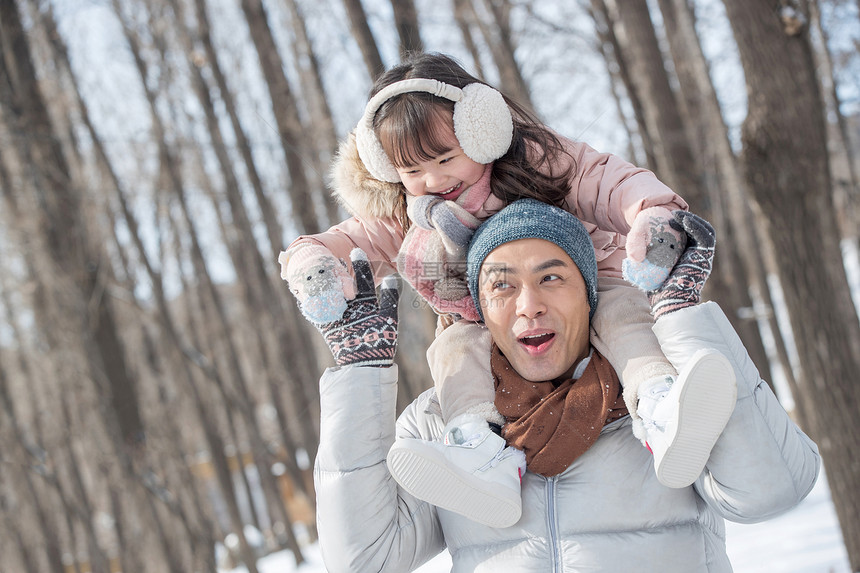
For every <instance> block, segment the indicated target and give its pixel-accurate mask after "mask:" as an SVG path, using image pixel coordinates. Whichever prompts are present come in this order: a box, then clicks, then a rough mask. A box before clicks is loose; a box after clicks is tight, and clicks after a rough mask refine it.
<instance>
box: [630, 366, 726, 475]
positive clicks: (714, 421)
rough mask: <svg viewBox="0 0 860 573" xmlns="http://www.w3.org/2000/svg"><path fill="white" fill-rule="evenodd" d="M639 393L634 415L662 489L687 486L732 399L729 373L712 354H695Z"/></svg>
mask: <svg viewBox="0 0 860 573" xmlns="http://www.w3.org/2000/svg"><path fill="white" fill-rule="evenodd" d="M644 384H645V383H643V387H642V388H641V389H640V395H639V407H638V408H637V412H638V414H639V417H640V418H642V421H643V423H644V427H645V434H646V442H647V446H648V449H649V450H651V453H652V454H654V470H655V471H656V472H657V479H658V480H659V481H660V483H662V484H663V485H665V486H667V487H672V488H681V487H687V486H688V485H690V484H692V483H693V482H694V481H696V480H697V479H698V478H699V476H700V475H701V473H702V470H703V469H704V468H705V464H706V463H707V461H708V458H709V457H710V455H711V450H712V449H713V447H714V444H715V443H716V442H717V438H719V437H720V434H721V433H722V432H723V428H725V427H726V423H727V422H728V421H729V418H730V417H731V415H732V412H733V411H734V408H735V401H736V400H737V392H738V389H737V383H736V380H735V374H734V370H733V369H732V366H731V364H730V363H729V361H728V359H726V357H725V356H723V355H722V354H720V353H719V352H717V351H715V350H710V349H706V350H699V351H698V352H696V353H695V354H694V355H693V357H692V358H691V359H690V362H689V363H687V365H686V366H684V368H683V369H682V370H681V372H680V373H679V374H678V379H677V380H676V381H674V382H672V381H671V378H669V379H668V380H666V381H664V382H663V383H657V384H650V385H648V386H647V387H646V386H644Z"/></svg>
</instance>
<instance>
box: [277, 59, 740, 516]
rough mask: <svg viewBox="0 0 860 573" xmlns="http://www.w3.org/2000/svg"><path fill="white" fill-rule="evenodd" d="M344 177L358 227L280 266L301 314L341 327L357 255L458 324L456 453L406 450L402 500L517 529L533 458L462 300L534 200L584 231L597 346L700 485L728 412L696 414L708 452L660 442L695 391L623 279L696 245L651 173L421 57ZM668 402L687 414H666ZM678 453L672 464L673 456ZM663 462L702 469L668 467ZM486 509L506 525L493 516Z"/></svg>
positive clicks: (660, 267) (448, 337)
mask: <svg viewBox="0 0 860 573" xmlns="http://www.w3.org/2000/svg"><path fill="white" fill-rule="evenodd" d="M333 173H334V186H335V193H336V194H337V197H338V199H339V201H340V203H341V204H342V205H343V206H344V207H345V208H346V209H347V210H348V211H349V212H350V213H351V214H353V215H354V216H353V217H352V218H351V219H348V220H347V221H344V222H343V223H340V224H338V225H336V226H334V227H332V228H331V229H329V230H328V231H326V232H324V233H320V234H318V235H313V236H302V237H299V238H298V239H296V240H295V241H294V242H293V243H292V244H291V245H290V247H289V248H288V250H287V251H285V252H284V253H281V256H280V257H279V260H280V262H281V265H282V271H281V276H282V277H283V278H284V279H285V280H287V281H288V282H289V283H290V288H291V290H292V292H293V293H294V294H295V295H296V298H297V299H298V302H299V305H300V307H301V309H302V312H303V313H304V314H305V316H306V317H307V318H308V319H309V320H311V321H312V322H315V323H318V324H319V323H326V322H331V321H333V320H337V319H339V318H340V317H341V314H342V313H343V309H344V308H345V301H346V300H350V299H352V298H353V297H354V296H355V293H354V292H353V291H352V287H351V284H352V281H351V279H350V277H349V275H348V273H347V271H346V265H345V264H344V263H343V262H342V261H344V260H348V257H349V253H350V251H351V250H352V249H353V248H355V247H360V248H361V249H363V250H364V251H365V252H366V253H367V254H368V257H369V259H370V261H371V263H372V264H373V266H374V276H376V277H383V276H385V275H386V274H390V273H391V272H392V271H393V270H394V269H395V267H398V268H399V270H400V273H401V275H402V276H403V277H404V278H405V279H406V280H407V281H409V282H410V284H412V285H413V286H414V287H415V288H416V290H417V291H418V292H419V294H421V295H422V296H423V297H424V298H425V299H426V300H427V301H428V302H429V303H430V304H431V306H433V308H434V310H436V311H437V313H439V314H440V315H441V316H440V324H442V323H443V322H446V323H450V322H452V321H453V324H452V325H451V326H449V327H448V328H446V329H444V330H443V329H442V328H441V327H440V329H438V330H437V338H436V340H435V341H434V342H433V344H432V345H431V347H430V349H428V360H429V362H430V369H431V374H432V375H433V379H434V382H435V384H436V393H437V396H438V400H439V404H440V407H441V414H442V417H443V420H444V421H445V422H446V431H445V436H446V438H445V444H435V443H427V442H422V441H420V440H400V441H398V442H397V443H395V445H394V446H393V447H392V449H391V452H390V454H389V457H388V462H389V470H390V471H391V473H392V475H393V476H394V477H395V479H396V480H397V481H398V483H400V485H401V486H402V487H404V489H406V490H407V491H409V492H410V493H412V494H413V495H416V497H419V498H421V499H425V500H428V501H430V502H431V503H434V504H435V505H438V506H440V507H444V508H446V509H450V510H453V511H457V512H459V513H462V514H464V515H467V516H469V517H473V518H474V519H476V520H478V521H481V522H483V523H486V524H489V525H493V526H508V525H512V524H513V523H515V522H516V521H517V520H518V519H519V516H520V512H521V501H520V496H519V485H520V484H519V479H520V475H521V472H522V469H523V467H522V466H523V463H522V462H523V459H524V458H523V457H522V454H521V453H519V455H517V454H518V452H516V451H511V450H512V448H506V447H505V443H504V440H503V439H502V438H501V437H500V436H499V435H498V434H497V433H495V432H494V430H496V431H498V427H499V426H501V425H503V424H504V419H503V418H502V416H501V415H500V414H499V412H498V411H497V410H496V408H495V406H494V398H495V386H494V381H493V378H492V374H491V371H490V344H491V343H490V339H489V335H488V334H487V331H486V329H485V328H484V327H483V326H482V325H480V324H478V323H477V322H473V321H477V320H478V317H477V314H476V312H475V308H474V304H473V303H472V302H471V297H470V296H469V293H468V290H464V288H465V268H464V266H463V261H464V260H465V256H464V254H465V249H466V247H467V246H468V242H469V238H470V236H471V231H472V230H474V229H475V228H476V227H477V225H478V224H479V223H480V221H482V220H484V219H486V218H487V217H489V216H490V215H491V214H493V213H495V212H497V211H499V210H500V209H501V208H502V207H504V206H505V205H506V204H508V203H510V202H512V201H515V200H517V199H521V198H526V197H530V198H534V199H538V200H540V201H543V202H545V203H551V204H554V205H556V206H559V207H561V208H564V209H566V210H568V211H570V212H571V213H573V214H574V215H576V216H577V217H578V218H579V219H581V220H582V222H583V223H584V225H585V227H586V229H587V230H588V232H589V234H590V237H591V239H592V242H593V244H594V248H595V255H596V259H597V264H598V267H597V269H598V291H599V305H597V308H596V311H595V312H594V313H593V316H592V321H591V326H592V335H591V342H592V344H593V345H594V347H595V348H596V349H597V350H598V351H599V352H601V353H602V354H603V356H605V357H606V358H607V359H608V360H609V361H610V363H611V364H612V366H613V367H614V368H615V370H616V371H617V373H618V374H619V377H620V378H621V382H622V385H623V387H624V390H623V396H624V401H625V403H626V405H627V408H628V411H629V412H630V414H631V416H632V417H633V419H634V433H635V434H636V436H637V437H638V438H639V439H640V440H641V441H642V442H643V444H645V445H646V446H648V447H649V449H651V450H652V451H653V452H654V456H655V470H656V471H657V475H658V478H660V479H661V482H663V483H664V484H665V485H668V486H669V487H685V486H687V485H689V484H690V483H692V482H693V481H694V480H695V479H696V478H697V477H698V475H699V474H700V472H701V470H702V468H703V466H704V463H705V461H706V460H707V454H708V453H709V452H710V449H711V447H713V443H714V441H715V440H716V438H717V437H718V436H719V433H720V432H721V431H722V428H723V426H724V425H725V423H726V421H727V419H728V414H725V415H719V416H717V417H716V419H713V420H706V421H705V422H704V423H702V422H701V418H702V417H703V416H708V414H701V413H697V414H696V419H697V423H698V425H697V431H698V428H704V430H702V431H700V432H699V434H700V438H701V439H699V440H697V443H696V444H692V445H691V444H689V443H686V442H685V443H683V444H677V443H673V435H664V433H663V430H664V429H665V428H666V425H667V422H669V421H670V419H671V420H675V421H677V419H678V418H679V417H680V416H681V415H682V410H683V407H684V397H683V394H682V395H681V397H680V399H679V398H678V394H679V393H678V392H673V393H670V392H669V390H670V388H671V387H672V386H673V383H674V386H676V387H678V388H680V387H681V386H682V385H683V384H687V385H688V386H689V387H693V388H695V380H692V381H691V380H684V379H681V380H678V381H677V382H676V378H677V377H678V373H677V372H676V370H675V368H674V367H673V366H672V364H671V363H670V362H669V361H668V360H667V359H666V357H664V356H663V354H662V352H661V350H660V347H659V345H658V343H657V339H656V337H655V336H654V334H653V333H652V332H651V326H652V325H653V318H652V316H651V315H650V307H649V305H648V302H647V300H646V297H645V296H644V294H643V292H642V291H641V290H639V289H637V288H635V287H633V286H631V285H630V284H629V283H628V282H626V281H625V280H624V276H625V275H626V276H627V277H628V278H630V279H631V280H635V281H636V284H638V285H640V286H642V287H643V289H644V290H653V289H655V288H657V287H658V286H659V285H661V284H662V282H663V281H664V280H665V278H666V277H667V276H668V274H669V271H670V270H671V268H672V267H673V266H674V264H675V262H676V261H677V259H678V257H679V256H680V254H681V252H682V251H683V247H684V245H683V241H684V239H685V235H684V234H683V233H682V232H680V231H679V230H678V229H677V227H676V226H674V225H673V224H670V221H671V220H672V216H671V211H672V210H676V209H681V210H686V209H687V204H686V203H685V202H684V200H683V199H681V198H680V197H679V196H678V195H676V194H675V193H673V192H672V191H671V190H670V189H668V188H667V187H666V186H665V185H663V184H662V183H660V182H659V181H658V180H657V179H656V177H655V176H654V175H653V173H651V172H649V171H647V170H645V169H640V168H637V167H635V166H633V165H631V164H629V163H626V162H624V161H623V160H621V159H619V158H618V157H615V156H613V155H610V154H606V153H599V152H597V151H595V150H594V149H592V148H591V147H589V146H588V145H586V144H584V143H580V142H574V141H571V140H568V139H565V138H563V137H561V136H559V135H557V134H555V133H554V132H553V131H551V130H550V129H549V128H547V127H546V126H544V125H543V124H542V123H540V122H539V121H538V120H537V119H536V118H535V117H534V116H533V115H532V114H531V113H529V112H528V111H526V110H525V109H524V108H523V107H521V106H519V105H518V104H516V103H515V102H513V101H511V100H510V99H508V98H507V97H505V96H503V95H502V94H500V93H499V92H498V91H496V90H494V89H493V88H491V87H490V86H488V85H486V84H484V83H483V82H481V81H479V80H478V79H476V78H474V77H473V76H471V75H470V74H468V73H467V72H466V71H465V70H464V69H463V68H462V67H461V66H460V65H459V64H457V63H456V62H455V61H454V60H452V59H451V58H449V57H447V56H444V55H440V54H419V55H417V56H414V57H413V58H411V59H409V60H407V61H405V62H404V63H402V64H400V65H398V66H396V67H394V68H392V69H390V70H389V71H388V72H386V73H385V74H383V75H382V76H381V77H380V78H379V79H378V80H377V82H376V84H375V85H374V87H373V90H372V97H371V99H370V101H369V102H368V104H367V107H366V110H365V114H364V117H363V118H362V120H361V122H360V123H359V125H358V127H357V128H356V130H355V131H354V133H352V134H350V136H349V137H348V138H347V139H346V141H344V142H343V143H342V144H341V148H340V151H339V154H338V157H337V159H336V163H335V168H334V172H333ZM407 231H408V233H407ZM625 243H626V247H627V254H628V256H629V258H628V259H627V260H625ZM622 261H623V266H624V271H625V272H624V273H622ZM441 318H447V319H449V320H447V321H443V320H441ZM371 346H372V343H371ZM368 350H369V352H371V353H372V348H369V349H368ZM691 371H692V372H694V373H695V372H696V369H695V368H693V369H692V370H691ZM667 395H668V396H670V397H671V399H672V400H675V403H673V404H666V402H667V399H664V397H666V396H667ZM726 400H728V397H727V398H726ZM663 411H666V413H661V412H663ZM646 442H647V443H646ZM679 447H681V448H687V449H689V450H690V451H689V452H687V451H686V450H684V451H678V448H679ZM670 448H675V449H676V451H675V452H674V454H675V455H673V456H666V457H664V454H665V452H666V451H667V450H668V449H670ZM688 454H689V455H688ZM663 459H667V460H669V459H671V460H677V459H682V460H687V459H695V460H701V463H700V464H698V462H697V463H696V464H693V467H688V464H687V463H686V462H685V463H684V464H681V466H683V467H680V466H679V467H670V466H671V464H668V463H667V464H662V465H663V466H665V467H661V461H662V460H663ZM455 484H456V485H455ZM454 490H456V491H454ZM488 504H489V505H490V506H491V507H495V508H498V511H496V512H495V513H494V512H493V511H488V510H487V507H488Z"/></svg>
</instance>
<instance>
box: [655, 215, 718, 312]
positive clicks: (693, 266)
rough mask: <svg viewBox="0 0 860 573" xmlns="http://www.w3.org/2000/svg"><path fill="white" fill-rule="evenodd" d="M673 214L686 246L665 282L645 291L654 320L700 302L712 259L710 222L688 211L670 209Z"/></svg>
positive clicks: (713, 241)
mask: <svg viewBox="0 0 860 573" xmlns="http://www.w3.org/2000/svg"><path fill="white" fill-rule="evenodd" d="M672 215H673V216H674V217H675V220H676V221H677V222H678V223H679V224H680V226H681V227H682V228H683V229H684V231H686V233H687V248H686V249H684V253H683V254H682V255H681V258H680V259H679V260H678V264H677V265H675V267H674V268H673V269H672V273H671V274H670V275H669V278H668V279H667V280H666V282H665V283H663V285H662V286H660V287H659V288H657V289H656V290H654V291H651V292H649V293H648V300H649V302H650V303H651V314H653V315H654V318H655V319H658V318H660V317H661V316H662V315H664V314H668V313H670V312H675V311H676V310H680V309H682V308H685V307H688V306H693V305H696V304H699V301H700V300H701V294H702V287H704V286H705V281H706V280H708V275H710V274H711V267H712V265H713V261H714V245H715V244H716V237H715V236H714V228H713V227H712V226H711V224H710V223H708V222H707V221H705V220H704V219H702V218H701V217H699V216H698V215H694V214H692V213H689V212H687V211H673V212H672Z"/></svg>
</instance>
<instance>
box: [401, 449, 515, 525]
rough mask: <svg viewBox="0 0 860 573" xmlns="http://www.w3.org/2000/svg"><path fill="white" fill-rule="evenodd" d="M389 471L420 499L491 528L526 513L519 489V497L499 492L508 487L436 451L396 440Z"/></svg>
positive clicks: (513, 520)
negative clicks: (455, 466)
mask: <svg viewBox="0 0 860 573" xmlns="http://www.w3.org/2000/svg"><path fill="white" fill-rule="evenodd" d="M388 471H389V472H390V473H391V475H392V476H393V477H394V480H395V481H396V482H397V483H398V484H400V486H401V487H402V488H403V489H405V490H406V491H407V492H409V493H411V494H412V495H414V496H415V497H417V498H418V499H421V500H423V501H426V502H427V503H430V504H432V505H435V506H437V507H441V508H443V509H447V510H449V511H453V512H455V513H459V514H460V515H463V516H465V517H467V518H469V519H471V520H472V521H476V522H478V523H482V524H484V525H487V526H489V527H497V528H498V527H510V526H511V525H513V524H515V523H516V522H517V521H519V519H520V515H521V514H522V501H521V499H520V497H519V492H518V493H517V497H516V499H515V500H514V499H512V498H511V496H507V497H505V496H503V495H499V491H500V490H504V489H507V488H504V486H501V485H499V484H492V483H488V482H486V481H484V480H481V479H480V478H477V477H475V476H473V475H470V474H465V473H463V472H458V471H456V470H455V469H453V468H452V467H451V463H450V462H449V461H448V460H447V459H445V457H444V456H442V455H440V454H438V453H437V452H436V451H416V450H415V449H412V448H409V447H408V446H404V445H402V444H399V443H395V444H394V445H393V446H392V447H391V450H390V451H389V452H388ZM488 486H490V487H492V488H494V491H489V490H488Z"/></svg>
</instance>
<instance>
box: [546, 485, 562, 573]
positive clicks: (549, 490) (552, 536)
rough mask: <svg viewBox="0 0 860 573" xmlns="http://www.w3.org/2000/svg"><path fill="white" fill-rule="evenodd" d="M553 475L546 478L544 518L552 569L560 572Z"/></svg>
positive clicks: (559, 549) (560, 562)
mask: <svg viewBox="0 0 860 573" xmlns="http://www.w3.org/2000/svg"><path fill="white" fill-rule="evenodd" d="M555 481H556V480H555V476H552V477H549V478H546V508H547V512H546V519H547V529H548V530H549V549H550V552H551V554H552V570H553V572H555V573H561V570H562V560H561V546H560V545H559V543H558V520H557V519H556V516H555V510H556V507H555Z"/></svg>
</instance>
